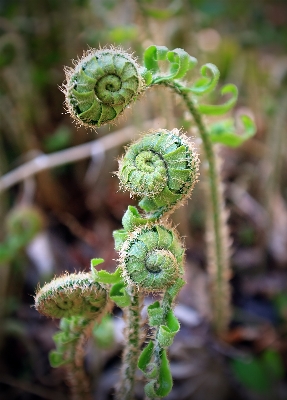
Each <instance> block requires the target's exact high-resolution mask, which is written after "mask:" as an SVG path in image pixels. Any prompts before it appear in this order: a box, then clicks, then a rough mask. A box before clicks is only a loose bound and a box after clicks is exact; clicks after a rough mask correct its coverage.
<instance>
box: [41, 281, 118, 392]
mask: <svg viewBox="0 0 287 400" xmlns="http://www.w3.org/2000/svg"><path fill="white" fill-rule="evenodd" d="M110 305H111V303H110V300H109V297H108V292H107V289H106V288H105V286H103V285H101V284H99V283H97V282H95V281H94V279H93V277H92V274H90V273H79V274H70V275H69V274H66V275H64V276H61V277H58V278H55V279H54V280H52V281H51V282H50V283H48V284H46V285H45V286H43V287H42V288H41V289H39V290H38V292H37V293H36V296H35V307H36V309H37V310H38V311H39V312H40V313H41V314H43V315H45V316H47V317H52V318H61V322H60V332H59V333H57V334H55V335H54V341H55V343H56V350H54V351H52V352H51V353H50V363H51V365H52V366H53V367H59V366H61V365H65V366H66V369H67V372H68V375H67V378H68V382H69V384H70V386H71V392H72V398H73V400H80V399H81V400H89V399H90V393H89V392H90V388H89V381H88V378H87V376H86V374H85V372H84V369H83V361H84V348H83V347H84V344H85V342H86V340H87V338H88V337H89V335H90V331H91V328H92V326H93V324H94V322H95V321H97V320H99V319H101V318H102V316H103V315H104V314H106V313H107V312H108V311H109V310H110Z"/></svg>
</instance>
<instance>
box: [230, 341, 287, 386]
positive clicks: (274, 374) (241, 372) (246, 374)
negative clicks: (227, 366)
mask: <svg viewBox="0 0 287 400" xmlns="http://www.w3.org/2000/svg"><path fill="white" fill-rule="evenodd" d="M231 366H232V369H233V372H234V374H235V376H236V377H237V379H238V380H239V381H240V382H241V383H242V384H243V385H244V386H246V387H247V388H248V389H250V390H253V391H255V392H257V393H265V394H271V393H272V390H273V388H274V385H276V384H277V383H278V381H279V380H281V379H283V377H284V365H283V361H282V359H281V357H280V355H279V353H278V352H277V351H275V350H272V349H267V350H265V351H264V352H263V353H262V354H261V355H260V356H258V357H252V358H251V359H250V360H248V361H245V360H242V359H235V360H233V362H232V364H231Z"/></svg>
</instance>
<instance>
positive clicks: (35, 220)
mask: <svg viewBox="0 0 287 400" xmlns="http://www.w3.org/2000/svg"><path fill="white" fill-rule="evenodd" d="M5 227H6V237H5V239H4V241H3V242H2V243H0V263H3V264H6V263H8V262H10V261H11V260H13V259H14V258H15V257H16V256H17V254H18V252H19V251H20V250H22V249H23V248H25V247H26V246H27V245H28V244H29V243H30V242H31V241H32V240H33V239H34V237H35V236H36V235H37V234H38V233H39V232H40V231H41V230H42V229H43V227H44V218H43V215H42V213H41V212H40V210H39V209H38V208H37V207H34V206H28V205H25V206H24V205H23V206H17V207H15V208H14V209H12V210H11V211H10V213H8V214H7V216H6V218H5Z"/></svg>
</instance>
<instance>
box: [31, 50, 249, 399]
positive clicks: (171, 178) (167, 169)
mask: <svg viewBox="0 0 287 400" xmlns="http://www.w3.org/2000/svg"><path fill="white" fill-rule="evenodd" d="M143 58H144V63H143V64H144V65H143V66H139V65H138V63H137V61H136V60H135V59H134V58H133V57H132V56H131V55H130V54H128V53H126V52H124V51H122V50H121V49H117V48H109V49H100V50H89V51H88V52H87V53H85V54H84V56H83V58H82V59H80V60H79V61H78V62H77V63H76V66H75V68H74V69H71V68H67V69H66V77H67V81H66V83H65V84H64V86H63V91H64V93H65V96H66V107H67V109H68V111H69V112H70V114H71V115H72V117H73V118H74V119H75V120H76V121H77V122H78V123H79V124H82V125H84V126H88V127H91V128H96V127H99V126H101V125H103V124H106V123H113V122H115V121H116V120H117V118H118V117H119V116H120V115H121V114H122V113H123V112H124V110H125V108H127V107H128V106H129V105H130V104H131V103H132V102H134V101H135V100H137V99H138V98H139V97H140V95H141V94H142V93H143V92H144V91H146V90H148V89H150V88H152V87H154V86H157V85H163V86H166V87H167V88H170V89H171V90H173V91H175V92H176V93H177V94H178V95H179V96H181V98H182V99H183V101H184V103H185V105H186V106H187V109H188V110H189V112H190V114H191V115H192V117H193V119H194V122H195V125H196V126H197V128H198V133H199V135H200V137H201V139H202V145H203V149H204V154H205V159H206V162H207V165H208V170H207V176H208V182H209V194H210V196H209V197H210V210H209V215H210V230H209V237H210V240H209V242H208V247H209V255H210V264H211V265H212V266H213V268H212V269H211V276H212V281H213V288H212V293H213V305H214V313H213V323H214V327H215V329H216V331H217V332H218V333H221V332H223V331H224V330H225V329H226V328H227V325H228V322H229V314H230V312H229V296H228V294H229V289H228V281H227V278H226V277H227V275H228V268H229V265H228V264H229V235H228V231H227V225H226V213H225V206H224V201H223V195H222V184H221V182H220V177H219V170H218V161H217V157H216V155H215V152H214V148H213V143H221V144H225V145H228V146H238V145H239V144H241V143H242V142H243V141H245V140H246V139H248V138H249V137H251V136H252V135H253V134H254V133H255V127H254V124H253V122H252V120H251V119H250V118H249V117H247V116H244V117H242V123H243V126H244V128H245V132H244V133H243V134H242V135H240V136H239V135H237V134H236V130H235V126H234V122H233V120H231V119H227V120H223V121H221V122H220V123H216V124H213V125H209V126H206V125H205V124H204V122H203V115H204V114H208V115H220V114H223V113H225V112H227V111H229V110H230V109H231V108H232V107H233V106H234V105H235V103H236V100H237V89H236V87H235V86H234V85H226V86H224V87H223V88H222V90H221V93H222V94H223V95H225V94H228V95H230V99H229V100H228V101H227V102H226V103H224V104H221V105H207V104H201V103H199V102H198V99H199V97H200V96H202V95H204V94H207V93H210V92H211V91H213V90H214V89H215V87H216V85H217V83H218V79H219V71H218V69H217V68H216V66H214V65H213V64H206V65H204V66H203V67H202V68H201V70H200V72H201V78H199V79H198V80H196V81H195V82H194V83H193V84H191V85H189V84H186V83H184V82H183V81H182V79H183V78H184V77H185V75H186V73H187V72H188V71H190V70H191V69H193V68H194V67H195V65H196V63H197V60H196V59H195V58H194V57H191V56H190V55H189V54H188V53H186V52H185V51H184V50H182V49H175V50H172V51H169V50H168V49H167V48H166V47H164V46H150V47H149V48H148V49H147V50H146V51H145V53H144V57H143ZM160 61H168V63H169V71H168V72H167V73H162V72H161V70H160V64H159V62H160ZM198 165H199V160H198V155H197V152H196V150H195V147H194V145H193V144H192V142H191V140H190V139H189V138H188V137H187V136H186V135H185V134H182V133H181V132H180V131H179V130H177V129H173V130H172V131H167V130H165V129H159V130H157V131H154V132H149V133H148V134H145V135H143V136H142V137H141V138H140V139H139V140H138V141H137V142H135V143H133V144H132V145H131V146H130V147H129V148H128V149H127V151H126V153H125V155H124V156H123V157H122V159H121V160H120V161H119V172H118V177H119V179H120V186H121V188H122V189H123V190H128V191H129V192H130V193H131V194H132V195H133V196H136V197H137V198H140V201H139V204H138V205H139V207H140V209H141V211H139V209H138V208H136V207H133V206H129V207H128V210H127V211H126V213H125V214H124V216H123V219H122V224H123V229H120V230H118V231H115V232H114V239H115V248H116V250H117V251H118V252H119V260H118V263H119V266H118V268H117V269H116V271H115V272H114V273H112V274H109V273H108V272H106V271H104V270H103V271H98V270H97V268H96V267H97V265H98V264H100V263H101V262H102V261H103V260H102V259H94V260H92V262H91V272H90V273H89V274H79V275H77V274H72V275H65V276H64V277H61V278H56V279H55V280H54V281H52V282H51V283H50V284H47V285H46V286H44V288H42V289H40V290H39V291H38V293H37V295H36V299H35V300H36V308H37V309H38V310H39V311H40V312H42V313H43V314H44V315H48V316H51V317H56V318H62V320H61V323H60V328H61V332H60V333H59V334H57V335H56V336H55V341H56V344H57V350H56V351H54V352H52V353H51V357H50V360H51V363H52V365H54V366H59V365H63V364H65V365H66V366H67V368H68V371H69V376H70V382H71V385H72V388H73V393H74V399H77V398H86V397H85V396H89V394H88V384H86V383H85V382H87V381H86V379H84V373H83V369H82V366H83V351H82V343H83V338H85V337H87V332H88V331H89V327H90V326H91V325H92V324H93V323H94V322H95V320H98V319H99V318H101V316H102V315H104V314H105V313H107V312H109V311H110V310H111V304H112V303H113V302H114V303H116V304H117V305H118V306H119V307H121V308H122V309H123V311H124V314H125V320H126V329H125V349H124V353H123V362H122V369H121V379H120V383H119V385H118V388H117V398H118V399H120V400H125V399H126V400H128V399H130V400H131V399H132V398H133V390H134V384H135V373H136V370H137V367H139V368H140V370H141V371H142V372H143V374H144V375H145V378H146V380H147V383H146V385H145V393H146V395H147V397H148V398H150V399H156V398H162V397H165V396H166V395H168V393H169V392H170V390H171V388H172V378H171V373H170V369H169V362H168V358H167V348H168V347H169V346H170V345H171V344H172V341H173V338H174V336H175V334H176V333H177V332H178V330H179V322H178V320H177V319H176V317H175V315H174V313H173V306H174V300H175V298H176V296H177V294H178V292H179V290H180V289H181V287H182V286H183V285H184V279H183V275H184V249H183V246H182V243H181V240H180V239H179V237H178V234H177V233H176V231H175V230H174V228H173V227H172V226H171V224H170V222H168V217H169V215H170V214H171V213H172V212H173V211H174V209H175V208H177V207H179V206H180V205H181V204H182V203H183V202H185V201H186V200H187V199H188V197H190V195H191V192H192V189H193V187H194V184H195V183H196V181H197V177H198ZM148 293H156V294H157V295H158V296H159V300H157V301H155V302H154V303H153V304H151V305H150V306H149V307H148V310H147V311H148V322H149V325H150V327H151V330H152V332H153V334H152V338H151V339H150V340H149V341H148V344H147V345H146V346H145V347H144V349H143V350H142V351H141V347H142V342H143V339H144V337H143V334H142V329H141V325H142V321H141V308H142V305H143V299H144V296H145V295H146V294H148ZM79 349H80V350H79ZM81 396H82V397H81ZM87 398H88V397H87Z"/></svg>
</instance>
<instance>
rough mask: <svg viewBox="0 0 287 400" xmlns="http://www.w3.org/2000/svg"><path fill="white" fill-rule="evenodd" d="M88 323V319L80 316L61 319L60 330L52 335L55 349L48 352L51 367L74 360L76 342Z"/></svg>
mask: <svg viewBox="0 0 287 400" xmlns="http://www.w3.org/2000/svg"><path fill="white" fill-rule="evenodd" d="M89 323H90V319H88V318H83V317H81V316H74V317H69V318H62V319H61V321H60V331H59V332H57V333H56V334H55V335H54V336H53V340H54V342H55V345H56V350H52V351H50V353H49V361H50V364H51V366H52V367H53V368H57V367H60V366H61V365H66V364H70V363H73V362H74V359H73V356H74V352H75V348H76V345H77V342H78V341H79V340H80V338H81V335H82V334H83V332H84V330H85V328H86V327H87V325H88V324H89Z"/></svg>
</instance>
